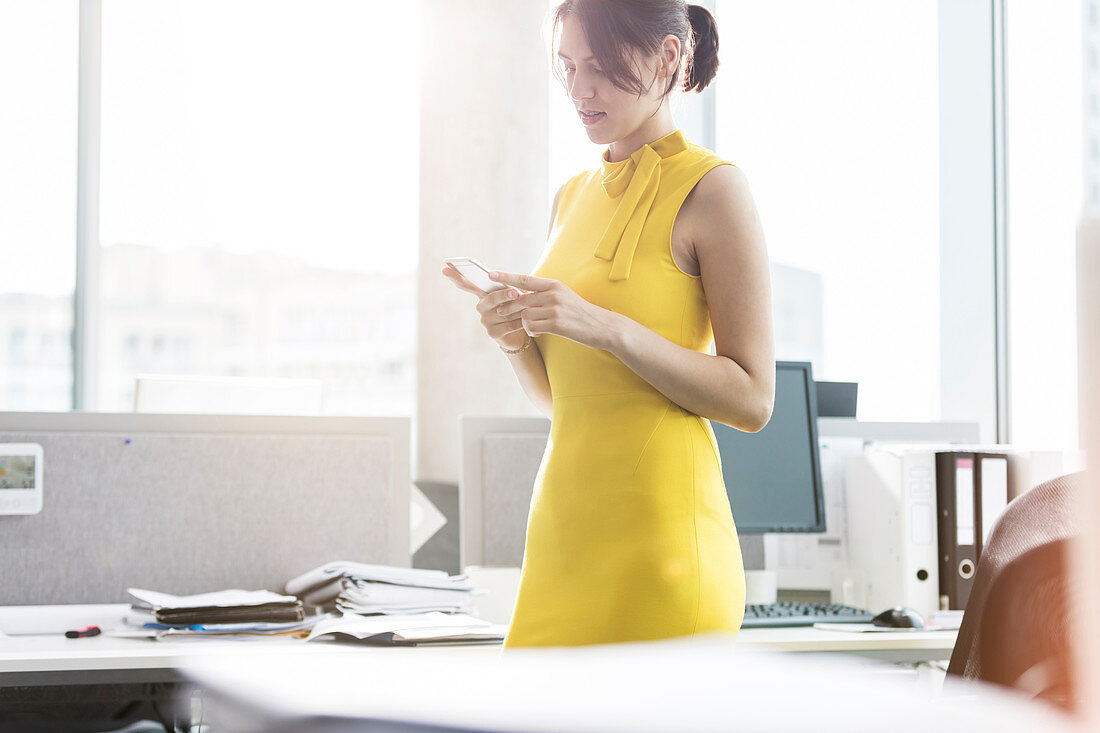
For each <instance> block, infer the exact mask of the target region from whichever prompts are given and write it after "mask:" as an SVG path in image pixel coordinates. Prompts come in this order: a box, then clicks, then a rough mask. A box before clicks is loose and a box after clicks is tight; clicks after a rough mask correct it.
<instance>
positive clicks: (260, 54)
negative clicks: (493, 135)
mask: <svg viewBox="0 0 1100 733" xmlns="http://www.w3.org/2000/svg"><path fill="white" fill-rule="evenodd" d="M419 12H420V5H419V3H418V2H409V3H402V4H401V7H400V9H399V10H398V9H395V8H394V7H389V6H383V5H380V4H377V3H365V2H360V1H358V0H331V1H330V2H324V3H317V2H309V1H308V0H283V1H280V2H271V1H269V0H219V1H217V2H215V1H213V0H203V1H201V2H200V1H196V0H104V3H103V24H102V25H103V32H102V48H103V77H102V147H101V167H102V176H101V177H102V187H101V217H100V241H101V247H102V249H101V250H100V261H101V270H100V276H101V280H100V298H101V300H100V309H99V327H98V349H99V363H98V366H99V375H98V383H99V387H98V394H97V397H98V404H97V407H98V408H99V409H104V410H129V409H131V408H132V404H133V389H134V378H135V376H137V375H138V374H184V375H214V376H250V377H310V378H318V379H322V380H323V381H324V383H325V408H324V409H325V411H326V412H329V413H336V414H353V413H375V414H398V415H400V414H411V413H412V411H413V404H414V389H415V383H416V382H415V358H416V344H415V337H416V327H415V304H416V303H415V292H416V291H415V271H416V263H417V254H418V231H417V228H418V215H417V207H418V183H419V181H418V177H419V176H418V173H419V109H420V104H419V97H418V94H419V61H418V59H419V47H418V44H419V34H418V33H412V34H409V33H404V32H398V31H399V30H400V29H403V28H414V29H415V28H418V27H419ZM398 16H399V17H398Z"/></svg>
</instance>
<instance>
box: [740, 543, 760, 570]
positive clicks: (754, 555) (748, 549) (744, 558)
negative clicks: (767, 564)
mask: <svg viewBox="0 0 1100 733" xmlns="http://www.w3.org/2000/svg"><path fill="white" fill-rule="evenodd" d="M737 539H738V540H740V542H741V562H742V563H743V564H744V565H745V570H764V569H765V568H764V535H762V534H739V535H737Z"/></svg>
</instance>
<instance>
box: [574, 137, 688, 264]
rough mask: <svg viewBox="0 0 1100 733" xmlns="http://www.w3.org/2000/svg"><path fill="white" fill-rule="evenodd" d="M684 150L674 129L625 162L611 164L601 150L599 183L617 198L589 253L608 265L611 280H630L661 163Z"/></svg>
mask: <svg viewBox="0 0 1100 733" xmlns="http://www.w3.org/2000/svg"><path fill="white" fill-rule="evenodd" d="M687 149H688V143H687V139H686V138H685V137H684V131H683V130H674V131H673V132H670V133H668V134H667V135H665V136H664V137H661V138H658V139H657V140H654V141H653V142H651V143H646V144H645V145H643V146H642V147H640V148H638V149H637V150H635V151H634V152H633V153H631V154H630V157H629V158H627V159H625V160H617V161H615V162H611V161H609V160H608V159H607V152H608V151H607V150H605V151H604V154H603V156H602V163H603V180H602V181H601V183H602V185H603V190H604V192H605V193H606V194H607V195H608V197H609V198H611V199H618V204H617V205H616V206H615V213H614V214H613V215H612V216H611V220H610V221H609V222H608V223H607V228H606V229H605V230H604V232H603V236H601V237H600V239H599V241H598V242H597V243H596V250H595V252H594V253H593V254H594V255H595V257H597V258H598V259H601V260H606V261H609V262H611V269H610V271H609V272H608V277H609V278H610V279H611V280H616V281H618V280H626V279H627V278H629V277H630V266H631V263H632V262H633V261H634V252H635V251H636V250H637V248H638V241H639V239H640V237H641V235H642V227H643V225H644V224H645V220H646V218H647V217H648V216H649V211H650V209H651V208H652V206H653V200H654V199H655V198H656V196H657V189H658V188H659V187H660V185H661V161H662V160H663V159H665V158H668V157H670V156H672V155H676V153H679V152H682V151H684V150H687Z"/></svg>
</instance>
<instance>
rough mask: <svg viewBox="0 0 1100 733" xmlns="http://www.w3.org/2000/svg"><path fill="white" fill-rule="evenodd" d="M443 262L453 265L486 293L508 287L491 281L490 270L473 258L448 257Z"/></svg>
mask: <svg viewBox="0 0 1100 733" xmlns="http://www.w3.org/2000/svg"><path fill="white" fill-rule="evenodd" d="M443 261H444V262H446V263H448V264H450V265H453V266H454V268H455V269H456V270H458V271H459V272H460V273H462V277H464V278H466V279H467V280H469V281H470V282H471V283H473V284H474V285H476V286H477V287H479V288H481V289H482V290H484V291H485V292H486V293H490V292H492V291H494V290H500V289H501V288H506V287H508V286H507V285H505V284H504V283H498V282H495V281H493V280H490V279H489V268H488V267H486V266H485V265H483V264H481V263H480V262H478V261H477V260H475V259H474V258H473V257H448V258H446V259H445V260H443Z"/></svg>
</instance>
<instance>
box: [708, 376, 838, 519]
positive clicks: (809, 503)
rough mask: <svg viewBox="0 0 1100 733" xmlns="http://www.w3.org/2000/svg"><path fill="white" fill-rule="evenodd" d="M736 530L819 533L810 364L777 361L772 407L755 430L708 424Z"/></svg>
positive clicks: (819, 501)
mask: <svg viewBox="0 0 1100 733" xmlns="http://www.w3.org/2000/svg"><path fill="white" fill-rule="evenodd" d="M711 425H712V427H713V428H714V436H715V438H717V440H718V450H719V453H720V455H721V457H722V476H723V478H724V479H725V482H726V493H727V494H728V495H729V499H730V506H731V508H732V509H733V519H734V522H735V523H736V524H737V529H738V531H739V532H743V533H762V532H824V531H825V501H824V496H823V494H822V489H821V462H820V458H819V456H818V445H817V400H816V397H815V394H814V381H813V374H812V373H811V369H810V363H809V362H789V361H781V362H777V363H776V375H775V407H774V409H773V410H772V418H771V421H770V422H769V423H768V424H767V425H766V426H765V427H764V429H763V430H761V431H760V432H758V433H745V432H742V431H740V430H736V429H734V428H731V427H729V426H728V425H723V424H721V423H717V422H712V423H711Z"/></svg>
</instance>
